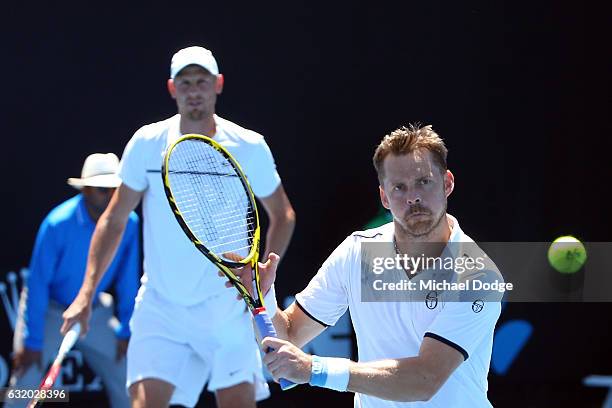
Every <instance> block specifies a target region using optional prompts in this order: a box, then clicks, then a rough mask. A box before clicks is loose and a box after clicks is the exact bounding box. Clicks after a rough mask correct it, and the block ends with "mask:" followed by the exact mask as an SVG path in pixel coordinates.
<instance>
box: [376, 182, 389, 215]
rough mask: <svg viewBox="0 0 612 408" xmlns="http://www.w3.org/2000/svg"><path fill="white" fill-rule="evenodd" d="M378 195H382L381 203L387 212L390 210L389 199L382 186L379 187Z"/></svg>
mask: <svg viewBox="0 0 612 408" xmlns="http://www.w3.org/2000/svg"><path fill="white" fill-rule="evenodd" d="M378 193H379V194H380V202H381V203H382V205H383V207H385V208H386V209H387V210H390V208H389V199H388V198H387V195H386V194H385V190H384V189H383V187H382V186H378Z"/></svg>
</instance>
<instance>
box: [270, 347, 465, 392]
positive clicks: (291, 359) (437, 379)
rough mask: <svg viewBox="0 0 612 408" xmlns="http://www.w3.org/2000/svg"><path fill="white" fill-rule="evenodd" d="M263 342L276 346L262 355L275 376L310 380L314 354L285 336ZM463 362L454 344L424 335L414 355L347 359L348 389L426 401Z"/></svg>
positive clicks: (294, 379)
mask: <svg viewBox="0 0 612 408" xmlns="http://www.w3.org/2000/svg"><path fill="white" fill-rule="evenodd" d="M263 345H264V346H267V347H272V348H274V349H275V350H276V351H274V352H271V353H269V354H267V355H266V356H265V357H264V363H265V364H266V365H267V367H268V369H269V370H270V373H272V375H273V376H274V378H275V379H276V378H279V377H282V378H286V379H288V380H290V381H293V382H295V383H302V384H303V383H307V382H310V381H311V376H312V357H313V356H311V355H309V354H306V353H304V352H303V351H301V350H300V349H299V348H298V347H296V346H295V345H293V344H291V343H290V342H288V341H285V340H280V339H272V338H266V339H265V340H264V341H263ZM462 362H463V355H462V354H461V353H459V352H458V351H457V350H455V349H454V348H452V347H450V346H447V345H446V344H444V343H442V342H440V341H438V340H435V339H432V338H425V339H423V343H422V345H421V348H420V350H419V355H418V356H416V357H409V358H401V359H385V360H378V361H372V362H367V363H356V362H352V361H350V362H348V365H349V382H348V387H347V391H352V392H359V393H362V394H367V395H372V396H375V397H378V398H382V399H385V400H391V401H427V400H429V399H431V398H432V397H433V396H434V395H435V394H436V392H437V391H438V390H439V389H440V387H442V385H443V384H444V383H445V382H446V380H447V379H448V377H449V376H450V375H451V374H452V373H453V371H455V369H456V368H457V367H459V365H460V364H461V363H462Z"/></svg>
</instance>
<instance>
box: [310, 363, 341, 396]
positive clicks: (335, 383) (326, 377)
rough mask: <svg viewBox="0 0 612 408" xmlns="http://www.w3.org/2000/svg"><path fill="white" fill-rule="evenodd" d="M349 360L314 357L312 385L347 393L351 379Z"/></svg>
mask: <svg viewBox="0 0 612 408" xmlns="http://www.w3.org/2000/svg"><path fill="white" fill-rule="evenodd" d="M350 362H351V360H349V359H347V358H334V357H319V356H315V355H313V356H312V371H311V374H310V385H314V386H317V387H325V388H329V389H331V390H336V391H342V392H344V391H346V389H347V387H348V383H349V378H350V371H349V365H350Z"/></svg>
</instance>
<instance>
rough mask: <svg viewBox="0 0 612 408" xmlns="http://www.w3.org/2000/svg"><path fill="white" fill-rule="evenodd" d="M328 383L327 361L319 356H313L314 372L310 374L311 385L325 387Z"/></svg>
mask: <svg viewBox="0 0 612 408" xmlns="http://www.w3.org/2000/svg"><path fill="white" fill-rule="evenodd" d="M326 381H327V361H326V359H324V358H321V357H319V356H315V355H313V356H312V370H311V372H310V385H314V386H317V387H325V382H326Z"/></svg>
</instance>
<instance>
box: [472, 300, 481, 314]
mask: <svg viewBox="0 0 612 408" xmlns="http://www.w3.org/2000/svg"><path fill="white" fill-rule="evenodd" d="M483 308H484V302H483V301H482V300H475V301H474V303H472V311H473V312H474V313H480V312H481V311H482V309H483Z"/></svg>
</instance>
